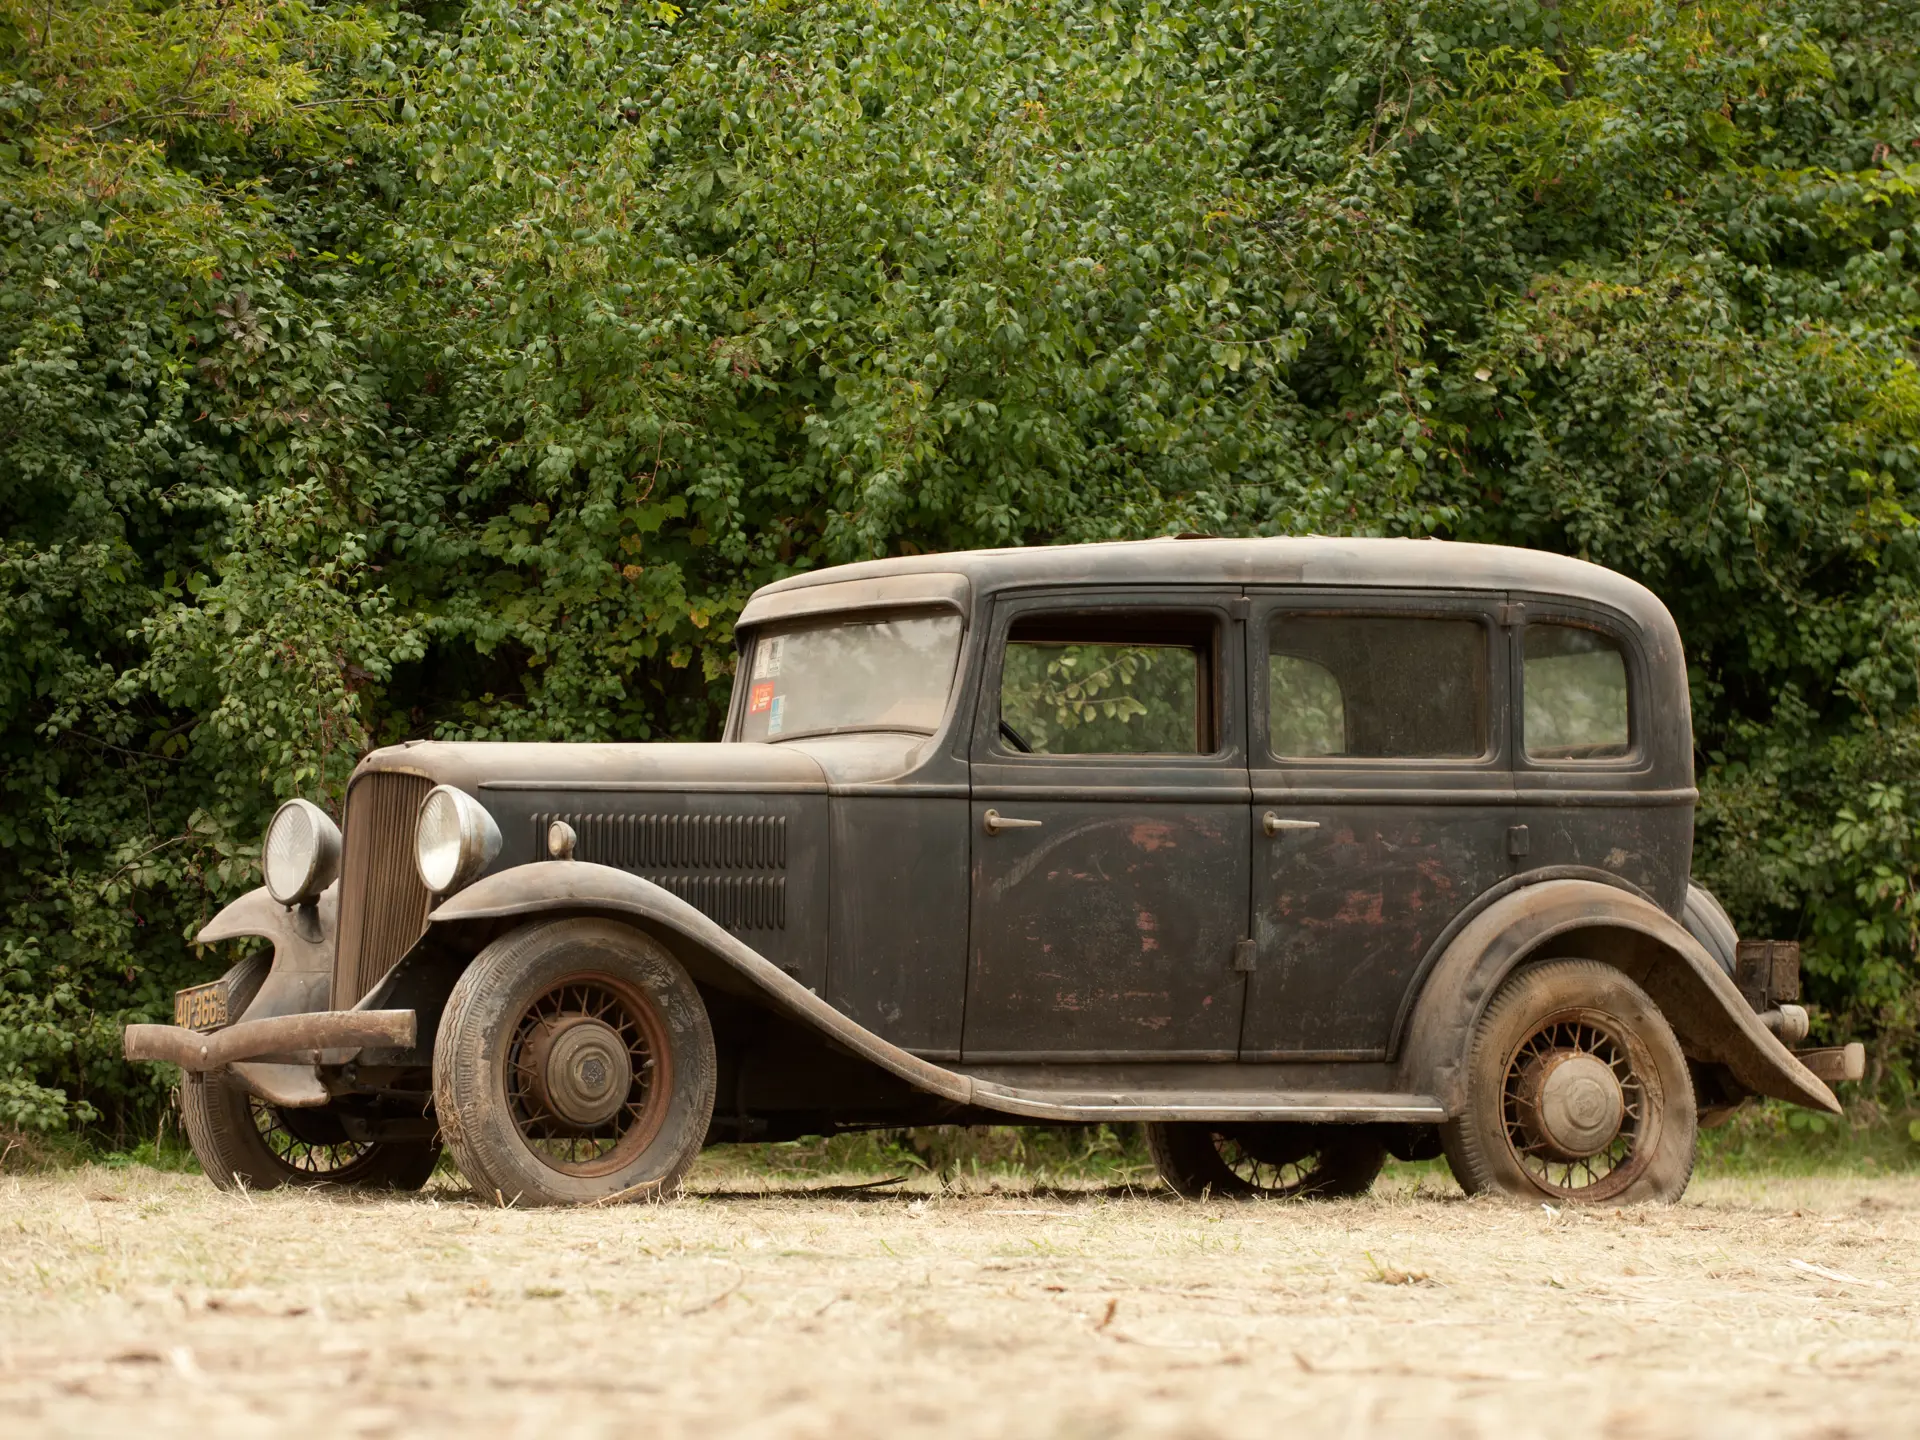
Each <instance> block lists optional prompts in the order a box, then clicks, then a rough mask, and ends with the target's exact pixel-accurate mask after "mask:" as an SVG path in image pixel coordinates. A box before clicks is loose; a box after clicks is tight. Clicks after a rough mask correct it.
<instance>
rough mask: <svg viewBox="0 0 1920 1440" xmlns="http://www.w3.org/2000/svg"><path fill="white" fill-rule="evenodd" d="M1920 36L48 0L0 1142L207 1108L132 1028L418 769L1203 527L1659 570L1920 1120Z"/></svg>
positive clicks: (1495, 19) (1702, 9) (1811, 902)
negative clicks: (1027, 565)
mask: <svg viewBox="0 0 1920 1440" xmlns="http://www.w3.org/2000/svg"><path fill="white" fill-rule="evenodd" d="M1917 22H1920V15H1916V12H1915V9H1914V7H1913V5H1912V4H1911V3H1894V0H1886V3H1874V0H1786V3H1774V4H1762V3H1760V0H1727V3H1709V4H1704V5H1686V6H1671V5H1665V4H1654V3H1645V0H1561V3H1560V4H1559V5H1557V6H1554V5H1541V4H1537V3H1534V0H1496V3H1493V4H1486V3H1481V4H1467V3H1464V0H1446V3H1443V0H1430V3H1418V0H1386V3H1373V0H1368V3H1362V0H1325V3H1316V4H1313V5H1307V4H1304V3H1294V4H1284V3H1283V4H1265V5H1249V4H1235V3H1223V0H1201V3H1196V4H1191V5H1186V6H1181V7H1177V8H1174V7H1165V6H1163V5H1160V4H1154V3H1144V0H1131V3H1106V4H1103V3H1093V0H1053V3H1046V4H1041V5H1036V6H1027V7H1013V6H1002V5H992V4H989V5H980V4H975V3H966V4H960V3H937V0H918V3H911V4H909V3H906V0H822V3H818V4H811V5H807V6H791V5H784V4H774V3H761V4H750V3H740V4H731V5H729V4H710V5H699V6H689V7H686V8H685V9H684V11H683V10H679V9H676V8H674V7H672V6H664V5H652V6H638V7H636V6H629V5H625V4H614V3H610V0H574V3H554V4H514V3H507V0H480V3H472V4H467V5H464V6H461V5H446V6H435V7H430V8H429V9H427V10H425V11H419V12H417V11H415V10H413V9H394V8H388V7H386V6H383V5H351V4H329V3H307V4H299V5H295V4H273V5H268V4H265V3H264V0H172V3H169V0H140V3H135V0H81V3H77V4H70V5H66V6H60V7H43V6H36V5H30V4H26V3H24V0H0V67H3V68H4V74H0V256H3V257H4V262H3V263H0V342H3V343H0V437H3V438H0V517H3V519H0V528H3V530H4V534H3V535H0V601H3V602H4V603H0V767H3V768H0V795H3V796H4V801H3V802H0V853H3V854H4V857H5V859H4V862H0V1126H3V1125H25V1126H38V1127H50V1126H58V1125H62V1124H67V1123H73V1122H90V1121H97V1122H98V1123H102V1124H105V1125H108V1126H109V1127H119V1128H121V1129H123V1130H127V1131H129V1132H137V1133H140V1134H147V1133H151V1126H150V1125H149V1124H148V1118H149V1117H150V1113H151V1112H152V1110H153V1109H154V1108H155V1107H156V1106H158V1105H159V1104H160V1103H161V1101H162V1098H163V1097H162V1096H161V1095H160V1094H159V1092H158V1091H157V1089H155V1088H154V1087H155V1085H156V1084H157V1083H158V1082H157V1081H155V1080H153V1079H151V1078H150V1077H146V1076H136V1075H134V1074H132V1073H131V1072H130V1071H129V1070H128V1069H127V1068H126V1067H124V1066H123V1065H121V1064H120V1063H119V1062H118V1061H117V1059H116V1058H115V1055H116V1046H115V1044H114V1030H115V1027H116V1025H117V1024H118V1023H119V1022H121V1021H123V1020H126V1019H134V1018H150V1017H152V1016H155V1015H157V1014H160V1013H162V1012H163V1010H164V1007H165V1005H166V1003H167V996H168V993H169V992H170V990H171V989H172V988H173V987H174V986H175V985H177V984H181V983H186V982H188V981H190V980H196V979H201V978H205V976H206V975H208V974H210V973H212V971H214V970H216V969H218V968H219V963H218V962H217V961H214V960H213V959H211V958H210V957H209V958H204V959H203V958H196V957H195V956H194V955H193V954H192V953H191V951H190V948H189V947H188V946H187V944H186V943H185V937H186V936H187V935H188V934H190V933H191V932H192V931H193V929H194V928H195V926H196V925H197V924H198V923H200V922H201V921H202V920H203V919H204V918H205V917H206V916H207V915H208V914H210V913H211V911H212V910H213V908H214V907H215V906H217V905H218V904H219V903H221V902H222V901H224V900H225V899H228V898H230V897H231V896H233V895H234V894H235V893H237V892H238V891H239V890H241V889H243V888H245V887H246V886H247V885H248V884H250V883H251V878H250V866H251V864H252V861H253V858H254V847H255V846H256V845H257V839H258V835H259V833H260V829H261V827H262V825H263V823H264V820H265V818H266V816H267V814H268V813H269V812H270V809H271V806H272V804H273V803H274V802H275V801H276V800H277V799H278V798H279V797H281V796H284V795H287V794H291V793H296V792H297V793H304V794H308V795H310V796H313V797H315V798H319V799H322V800H330V801H337V798H338V794H339V787H340V784H341V782H342V780H343V778H344V776H345V774H346V773H347V770H348V769H349V768H350V766H351V764H352V762H353V760H354V759H355V757H356V756H357V755H358V754H360V753H361V752H362V751H363V750H364V749H365V748H366V747H367V746H368V745H370V744H373V743H379V742H384V741H389V740H394V739H399V738H404V737H406V736H410V735H441V736H449V737H481V736H487V737H499V738H508V739H521V738H527V739H532V738H547V737H555V738H561V737H564V738H577V739H597V738H609V737H619V738H627V739H646V738H667V737H691V736H698V735H703V734H709V733H711V731H712V729H713V727H714V726H715V725H716V723H717V720H718V716H719V714H720V708H721V704H722V701H723V700H724V695H725V691H726V688H727V683H728V677H729V675H730V666H731V663H732V659H731V657H732V629H731V627H732V620H733V617H734V616H735V615H736V614H737V613H738V608H739V606H740V604H741V603H742V602H743V600H744V599H745V597H746V595H747V594H748V593H750V591H751V590H752V589H753V588H754V587H755V586H757V585H759V584H761V583H764V582H765V581H767V580H769V579H772V578H775V577H777V576H779V575H782V574H786V573H790V572H792V571H794V570H798V569H805V568H810V567H817V566H820V565H826V564H832V563H837V562H841V561H845V560H849V559H855V558H861V557H865V556H869V555H876V554H891V553H902V552H915V551H927V550H938V549H948V548H955V547H960V546H971V545H985V544H1028V543H1040V542H1048V541H1072V540H1085V539H1095V538H1106V537H1111V536H1127V535H1145V534H1153V533H1160V532H1165V531H1179V530H1190V529H1197V530H1213V531H1231V532H1240V533H1283V532H1285V533H1294V532H1302V531H1311V530H1335V531H1346V532H1365V533H1393V534H1441V535H1448V536H1453V537H1457V538H1470V539H1485V540H1496V541H1504V542H1510V543H1519V544H1529V545H1537V546H1544V547H1547V548H1553V549H1560V550H1564V551H1568V552H1571V553H1575V554H1580V555H1585V556H1588V557H1590V558H1592V559H1594V560H1596V561H1599V562H1601V563H1604V564H1608V565H1611V566H1614V567H1616V568H1619V569H1621V570H1624V571H1626V572H1627V573H1630V574H1633V575H1635V576H1638V577H1639V578H1641V579H1643V580H1645V581H1646V582H1647V583H1648V584H1649V585H1651V586H1652V587H1653V588H1654V589H1655V590H1656V591H1657V592H1658V593H1659V594H1660V595H1661V596H1662V597H1663V598H1664V599H1665V600H1666V601H1667V602H1668V604H1669V605H1670V606H1671V607H1672V609H1673V610H1674V612H1675V614H1676V616H1677V617H1678V618H1679V620H1680V624H1681V629H1682V633H1683V634H1684V636H1685V637H1686V641H1687V645H1688V651H1689V660H1690V664H1691V666H1692V674H1693V682H1694V711H1695V724H1696V730H1697V733H1698V736H1699V740H1700V746H1701V756H1700V771H1701V788H1702V807H1701V812H1700V851H1699V867H1700V869H1701V871H1702V872H1703V874H1704V876H1705V878H1706V879H1707V880H1708V882H1709V883H1711V884H1713V885H1714V886H1715V887H1716V889H1718V890H1719V891H1720V892H1721V893H1722V894H1723V895H1724V897H1725V898H1726V899H1727V901H1728V902H1729V904H1730V906H1731V908H1732V909H1733V911H1734V913H1735V917H1736V919H1737V920H1738V921H1739V922H1740V923H1741V925H1742V927H1743V928H1745V929H1748V930H1751V931H1753V932H1754V933H1771V934H1778V935H1799V936H1801V937H1802V938H1803V939H1804V940H1805V941H1806V943H1807V948H1808V954H1809V971H1810V976H1811V983H1812V987H1813V995H1814V998H1815V1000H1816V1001H1817V1002H1818V1005H1819V1010H1820V1023H1821V1026H1822V1029H1823V1032H1824V1033H1825V1034H1826V1035H1827V1036H1828V1037H1830V1038H1835V1039H1837V1038H1842V1037H1844V1036H1848V1035H1853V1034H1859V1035H1862V1036H1865V1037H1868V1038H1870V1039H1871V1040H1872V1041H1873V1042H1874V1056H1875V1064H1876V1066H1877V1067H1879V1069H1878V1072H1877V1074H1876V1079H1878V1080H1880V1081H1882V1082H1887V1083H1895V1084H1905V1085H1911V1084H1912V1071H1911V1068H1910V1067H1911V1066H1912V1065H1913V1063H1914V1062H1915V1060H1916V1058H1917V1057H1920V1010H1917V1009H1916V1006H1917V1005H1920V990H1917V988H1916V986H1917V983H1920V969H1917V967H1916V943H1920V928H1917V927H1920V909H1916V896H1915V892H1914V875H1915V871H1916V859H1917V857H1916V847H1920V754H1917V753H1916V751H1917V749H1920V709H1917V707H1920V692H1917V688H1916V686H1917V681H1916V644H1917V643H1920V604H1917V603H1916V588H1915V587H1916V573H1917V566H1916V561H1917V560H1920V556H1917V555H1916V546H1920V536H1917V535H1916V527H1915V524H1914V518H1913V516H1914V511H1915V506H1916V499H1917V496H1920V369H1916V355H1917V354H1920V350H1917V347H1916V334H1915V325H1916V320H1920V272H1917V270H1916V265H1915V261H1914V256H1913V252H1914V241H1913V234H1914V227H1915V221H1916V219H1917V218H1920V98H1916V97H1920V23H1917ZM1102 718H1103V720H1104V718H1105V717H1104V712H1103V716H1102Z"/></svg>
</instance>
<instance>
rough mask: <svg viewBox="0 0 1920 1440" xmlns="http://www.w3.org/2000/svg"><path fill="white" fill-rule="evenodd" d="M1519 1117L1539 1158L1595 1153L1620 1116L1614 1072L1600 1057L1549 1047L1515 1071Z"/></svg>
mask: <svg viewBox="0 0 1920 1440" xmlns="http://www.w3.org/2000/svg"><path fill="white" fill-rule="evenodd" d="M1519 1091H1520V1093H1519V1095H1518V1097H1517V1098H1518V1100H1519V1108H1520V1113H1521V1123H1522V1124H1523V1125H1524V1126H1525V1127H1526V1129H1527V1130H1528V1131H1530V1132H1531V1133H1532V1136H1533V1138H1534V1141H1535V1144H1536V1147H1537V1150H1538V1153H1540V1154H1541V1155H1542V1156H1543V1157H1544V1158H1547V1159H1552V1160H1557V1161H1561V1162H1563V1163H1564V1162H1568V1161H1573V1160H1584V1159H1586V1158H1587V1157H1588V1156H1590V1155H1598V1154H1599V1153H1600V1152H1601V1151H1602V1150H1605V1149H1606V1148H1607V1147H1608V1146H1609V1145H1611V1144H1612V1143H1613V1141H1614V1138H1615V1137H1616V1136H1617V1135H1619V1133H1620V1127H1621V1124H1622V1123H1623V1122H1624V1121H1625V1120H1626V1115H1627V1105H1626V1095H1625V1093H1624V1092H1623V1091H1622V1090H1621V1088H1620V1080H1619V1077H1618V1076H1616V1075H1615V1074H1614V1073H1613V1070H1612V1069H1611V1068H1610V1067H1609V1066H1608V1065H1607V1064H1606V1063H1605V1062H1604V1061H1602V1060H1600V1059H1598V1058H1597V1057H1595V1056H1593V1055H1587V1054H1581V1053H1579V1052H1578V1051H1573V1050H1555V1051H1551V1052H1549V1053H1548V1054H1546V1055H1542V1056H1540V1057H1539V1058H1537V1059H1535V1060H1533V1061H1532V1062H1530V1063H1529V1064H1528V1065H1527V1066H1526V1068H1525V1070H1524V1071H1523V1072H1522V1074H1521V1077H1520V1087H1519Z"/></svg>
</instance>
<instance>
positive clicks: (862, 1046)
mask: <svg viewBox="0 0 1920 1440" xmlns="http://www.w3.org/2000/svg"><path fill="white" fill-rule="evenodd" d="M553 914H568V915H608V916H614V917H625V918H628V919H631V920H636V921H638V922H640V923H641V924H642V925H644V926H645V927H646V928H647V929H648V930H650V931H652V932H653V933H655V934H657V935H659V936H660V937H661V938H662V939H663V940H665V941H666V942H667V943H668V944H669V945H673V944H674V943H675V941H676V940H677V941H678V942H680V945H681V946H691V947H693V948H694V949H695V950H697V951H699V952H700V953H702V954H704V955H707V956H710V957H712V959H714V960H715V961H717V962H719V963H720V964H722V965H724V966H726V967H727V968H728V969H729V970H731V971H732V972H733V973H734V974H735V975H737V976H738V977H739V978H740V979H742V980H744V981H746V982H747V984H748V985H750V986H751V987H752V988H753V989H754V990H756V991H758V992H760V993H761V994H763V995H765V996H766V997H767V998H768V999H769V1000H771V1001H773V1003H774V1004H776V1005H778V1006H779V1007H780V1008H781V1009H782V1010H784V1011H786V1012H787V1013H788V1014H789V1015H792V1016H793V1017H794V1018H795V1019H797V1020H799V1021H801V1022H803V1023H804V1024H806V1025H809V1026H811V1027H812V1028H813V1029H815V1030H818V1031H819V1032H820V1033H822V1034H823V1035H826V1036H828V1037H829V1038H830V1039H832V1040H834V1041H836V1042H837V1043H839V1044H840V1045H842V1046H844V1047H845V1048H846V1049H848V1050H851V1051H852V1052H853V1053H854V1054H856V1055H859V1056H861V1057H862V1058H863V1059H866V1060H870V1061H872V1062H873V1063H874V1064H875V1065H878V1066H879V1067H880V1068H881V1069H883V1070H886V1071H889V1072H891V1073H892V1074H894V1075H897V1076H899V1077H900V1078H901V1079H902V1080H905V1081H906V1082H907V1083H908V1084H910V1085H914V1086H917V1087H918V1088H919V1089H921V1090H925V1091H927V1092H928V1093H930V1094H934V1095H938V1096H940V1097H941V1098H942V1099H945V1100H954V1101H958V1102H959V1103H961V1104H968V1103H970V1102H971V1101H972V1100H973V1099H974V1093H973V1082H972V1080H970V1079H969V1078H968V1077H967V1076H965V1075H957V1074H955V1073H954V1072H953V1071H951V1070H946V1069H943V1068H941V1067H940V1066H938V1065H934V1064H930V1063H929V1062H927V1061H925V1060H922V1059H921V1058H920V1057H919V1056H917V1055H913V1054H910V1053H908V1052H907V1051H905V1050H902V1049H901V1048H900V1047H899V1046H898V1045H894V1044H892V1043H890V1042H889V1041H886V1040H883V1039H881V1038H880V1037H879V1036H878V1035H875V1034H874V1033H873V1032H872V1031H871V1030H868V1029H867V1028H866V1027H865V1026H863V1025H859V1024H857V1023H855V1022H854V1021H852V1020H850V1019H848V1018H847V1017H846V1016H845V1015H842V1014H841V1013H840V1012H839V1011H838V1010H836V1009H834V1008H833V1006H831V1005H829V1004H828V1003H827V1002H826V1001H825V1000H822V999H821V998H820V997H819V996H818V995H816V994H814V993H813V991H811V990H809V989H808V988H807V987H806V986H804V985H802V984H801V983H800V982H799V981H798V980H796V979H794V978H793V977H792V976H791V975H789V974H787V973H786V972H785V971H784V970H782V969H781V968H780V967H779V966H778V965H775V964H774V963H773V962H772V961H771V960H768V959H767V958H766V957H765V956H763V955H761V954H760V952H759V951H757V950H755V949H754V948H753V947H752V946H750V945H748V944H747V943H746V942H745V941H743V940H741V939H740V938H739V937H738V936H737V935H735V934H734V933H733V932H732V931H730V930H726V929H724V928H722V927H721V926H719V925H717V924H715V923H714V922H713V920H711V919H710V918H708V917H707V916H706V915H704V914H703V913H701V912H700V911H699V910H696V909H695V908H694V907H693V906H691V905H689V904H688V903H687V902H686V901H684V900H682V899H681V898H680V897H679V896H677V895H675V894H673V893H672V892H670V891H668V890H665V889H663V888H662V887H661V886H658V885H656V884H654V883H653V882H652V881H650V880H643V879H642V878H641V877H640V876H638V875H632V874H629V873H628V872H627V871H625V870H616V869H614V868H613V867H612V866H610V865H594V864H591V863H590V862H588V861H584V860H541V861H535V862H534V863H533V864H530V865H517V866H515V867H514V868H513V869H511V870H502V871H500V872H498V873H497V874H493V875H489V876H487V877H486V878H485V879H483V880H479V881H476V882H475V883H474V884H472V885H470V886H468V887H467V888H466V889H465V890H462V891H460V893H459V894H457V895H455V896H453V897H452V898H451V899H449V900H446V901H444V902H443V903H442V904H441V905H440V906H439V907H438V908H437V909H435V910H434V911H433V913H432V914H431V915H430V916H428V920H429V922H430V924H431V926H432V927H433V928H434V929H436V930H439V931H442V932H447V931H451V930H454V929H456V928H458V927H460V926H462V925H467V924H472V923H475V922H481V921H498V920H503V919H517V918H520V917H523V916H524V917H527V918H532V917H535V916H539V915H553Z"/></svg>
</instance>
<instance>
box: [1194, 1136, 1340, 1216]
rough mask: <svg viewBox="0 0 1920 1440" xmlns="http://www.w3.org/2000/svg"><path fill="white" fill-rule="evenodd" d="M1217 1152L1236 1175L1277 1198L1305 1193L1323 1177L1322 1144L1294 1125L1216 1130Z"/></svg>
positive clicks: (1262, 1192) (1255, 1191)
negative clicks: (1321, 1174)
mask: <svg viewBox="0 0 1920 1440" xmlns="http://www.w3.org/2000/svg"><path fill="white" fill-rule="evenodd" d="M1208 1138H1209V1139H1211V1140H1212V1142H1213V1149H1214V1153H1215V1154H1217V1155H1218V1156H1219V1157H1220V1163H1221V1164H1222V1165H1224V1166H1226V1167H1227V1172H1228V1173H1229V1174H1230V1175H1232V1176H1233V1178H1234V1179H1235V1180H1237V1181H1239V1182H1240V1183H1241V1184H1242V1185H1244V1186H1246V1187H1247V1189H1248V1190H1250V1191H1252V1192H1254V1193H1255V1194H1259V1195H1265V1196H1269V1197H1272V1198H1274V1199H1286V1198H1288V1197H1290V1196H1297V1195H1305V1194H1308V1193H1310V1192H1311V1191H1312V1189H1313V1188H1314V1186H1315V1185H1316V1183H1317V1182H1318V1180H1319V1178H1320V1171H1321V1147H1320V1146H1319V1145H1316V1144H1315V1143H1314V1142H1313V1140H1312V1139H1311V1137H1309V1136H1307V1135H1305V1134H1302V1133H1301V1132H1300V1131H1299V1130H1297V1129H1296V1128H1295V1127H1293V1126H1290V1125H1267V1126H1247V1127H1244V1128H1237V1129H1231V1130H1212V1131H1209V1132H1208Z"/></svg>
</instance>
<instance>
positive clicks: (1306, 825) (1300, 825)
mask: <svg viewBox="0 0 1920 1440" xmlns="http://www.w3.org/2000/svg"><path fill="white" fill-rule="evenodd" d="M1260 828H1261V829H1262V830H1264V831H1266V832H1267V834H1268V835H1269V836H1272V835H1278V834H1279V833H1280V832H1281V831H1282V830H1318V829H1319V828H1320V822H1319V821H1318V820H1282V819H1281V818H1280V817H1279V816H1278V815H1276V814H1274V813H1273V811H1271V810H1269V811H1267V813H1266V814H1265V815H1262V816H1261V817H1260Z"/></svg>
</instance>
